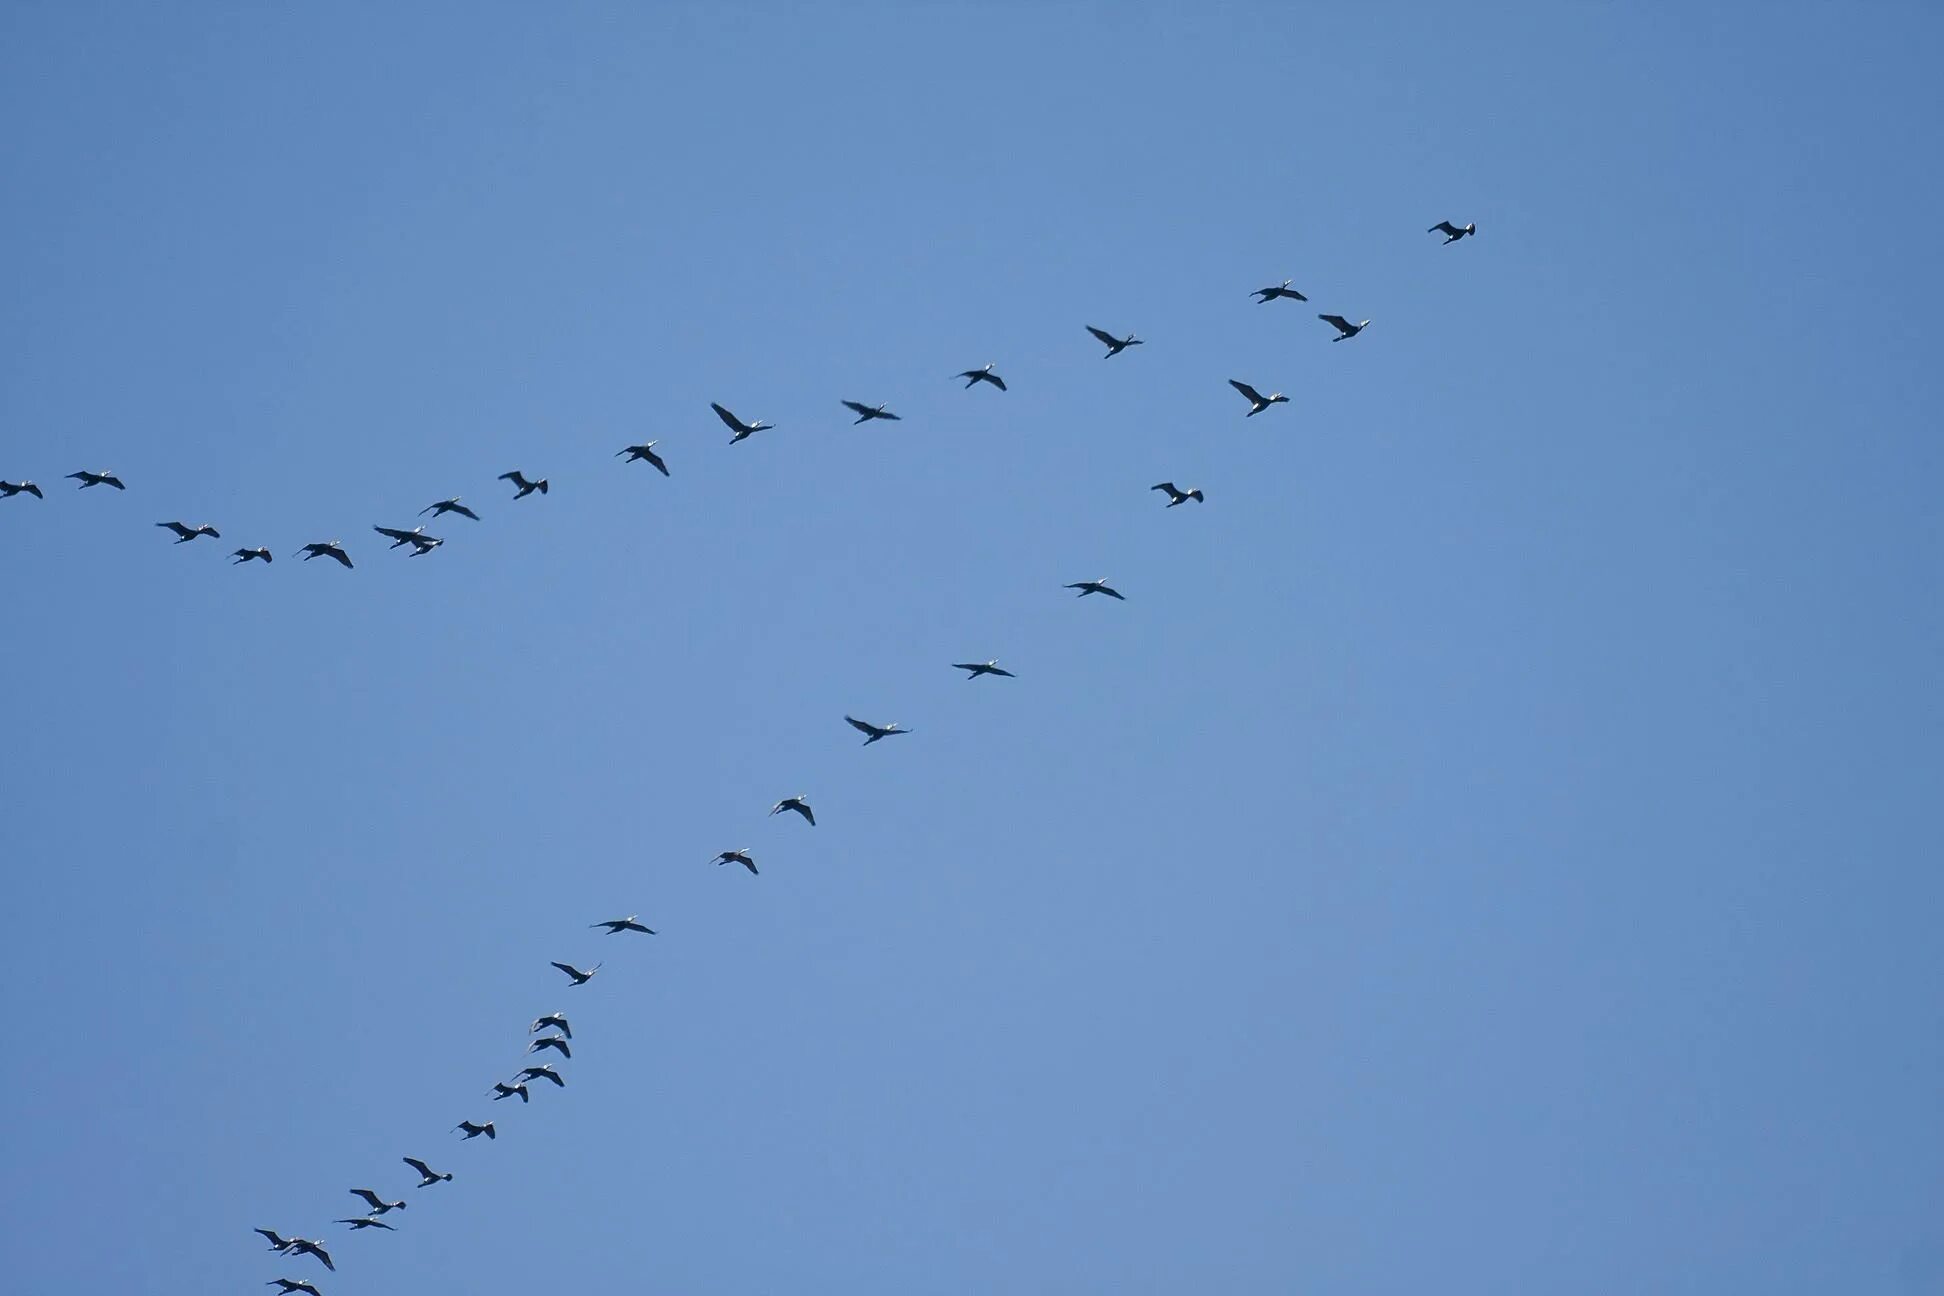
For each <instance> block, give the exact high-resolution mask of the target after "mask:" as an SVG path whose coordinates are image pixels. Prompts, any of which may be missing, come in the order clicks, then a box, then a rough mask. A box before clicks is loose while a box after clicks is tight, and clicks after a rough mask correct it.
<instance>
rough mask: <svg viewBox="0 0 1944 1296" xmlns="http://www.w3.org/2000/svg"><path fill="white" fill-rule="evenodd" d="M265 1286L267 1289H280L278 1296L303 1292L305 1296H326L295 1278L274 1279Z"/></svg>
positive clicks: (289, 1295)
mask: <svg viewBox="0 0 1944 1296" xmlns="http://www.w3.org/2000/svg"><path fill="white" fill-rule="evenodd" d="M263 1285H264V1286H265V1287H276V1288H278V1289H279V1290H278V1292H277V1296H291V1293H293V1292H303V1293H304V1296H324V1293H322V1292H320V1291H318V1290H317V1288H315V1287H313V1286H311V1285H310V1284H309V1283H307V1282H298V1281H297V1280H296V1279H295V1278H272V1279H271V1280H270V1281H269V1282H267V1283H265V1284H263Z"/></svg>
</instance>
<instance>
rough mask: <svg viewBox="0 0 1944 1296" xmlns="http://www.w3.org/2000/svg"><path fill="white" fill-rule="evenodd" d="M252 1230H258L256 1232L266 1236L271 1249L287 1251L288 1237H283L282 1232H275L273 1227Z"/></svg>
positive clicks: (288, 1246)
mask: <svg viewBox="0 0 1944 1296" xmlns="http://www.w3.org/2000/svg"><path fill="white" fill-rule="evenodd" d="M254 1231H255V1232H258V1233H261V1234H263V1236H264V1237H266V1238H268V1239H269V1240H270V1249H271V1250H272V1251H288V1250H290V1239H289V1238H287V1237H285V1236H284V1235H283V1234H281V1233H279V1232H277V1230H275V1229H256V1230H254Z"/></svg>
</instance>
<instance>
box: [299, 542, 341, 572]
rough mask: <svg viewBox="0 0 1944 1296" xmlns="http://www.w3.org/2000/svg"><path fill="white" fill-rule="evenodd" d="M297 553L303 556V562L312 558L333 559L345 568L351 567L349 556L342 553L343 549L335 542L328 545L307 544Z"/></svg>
mask: <svg viewBox="0 0 1944 1296" xmlns="http://www.w3.org/2000/svg"><path fill="white" fill-rule="evenodd" d="M299 552H301V553H302V554H303V555H304V561H305V562H309V561H310V560H311V559H313V558H335V559H337V560H338V561H339V562H341V563H343V564H344V565H345V566H346V567H349V566H350V565H351V555H350V554H348V553H346V552H344V547H343V546H342V545H341V544H340V543H339V542H338V541H336V540H333V541H331V542H330V543H329V544H307V545H305V546H304V547H303V549H302V550H300V551H299Z"/></svg>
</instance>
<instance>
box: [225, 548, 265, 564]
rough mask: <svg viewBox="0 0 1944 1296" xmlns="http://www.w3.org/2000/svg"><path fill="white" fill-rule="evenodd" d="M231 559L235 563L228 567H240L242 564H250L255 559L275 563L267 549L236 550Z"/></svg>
mask: <svg viewBox="0 0 1944 1296" xmlns="http://www.w3.org/2000/svg"><path fill="white" fill-rule="evenodd" d="M233 557H234V558H235V559H236V561H235V562H233V563H231V564H230V566H232V567H240V566H242V565H243V564H244V563H246V562H250V561H252V560H253V559H257V558H261V559H262V560H263V561H264V562H274V561H275V559H273V558H271V556H270V551H269V550H268V549H238V550H237V551H236V553H235V554H234V555H233Z"/></svg>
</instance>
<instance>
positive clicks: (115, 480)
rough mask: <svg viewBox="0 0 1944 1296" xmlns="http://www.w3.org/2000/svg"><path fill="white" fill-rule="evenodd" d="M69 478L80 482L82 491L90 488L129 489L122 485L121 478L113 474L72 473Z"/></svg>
mask: <svg viewBox="0 0 1944 1296" xmlns="http://www.w3.org/2000/svg"><path fill="white" fill-rule="evenodd" d="M68 476H69V477H71V478H72V479H74V480H75V481H78V482H80V483H81V489H82V490H86V489H88V487H90V486H113V487H114V488H115V489H116V490H127V489H128V487H126V486H124V485H122V480H121V478H119V477H117V476H115V474H113V473H111V472H98V473H91V472H87V471H85V470H84V471H82V472H71V473H69V474H68Z"/></svg>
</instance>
